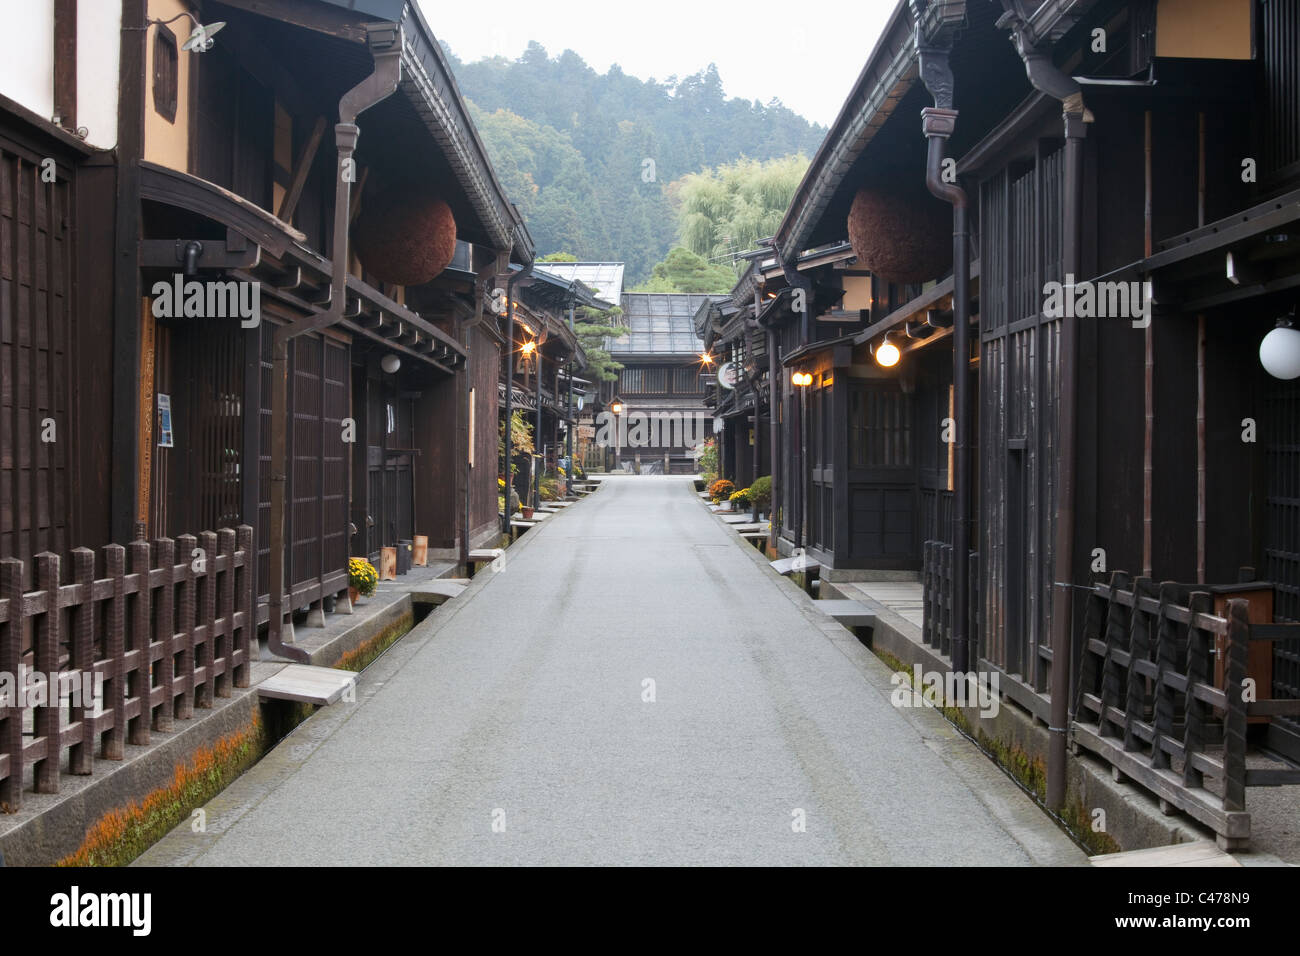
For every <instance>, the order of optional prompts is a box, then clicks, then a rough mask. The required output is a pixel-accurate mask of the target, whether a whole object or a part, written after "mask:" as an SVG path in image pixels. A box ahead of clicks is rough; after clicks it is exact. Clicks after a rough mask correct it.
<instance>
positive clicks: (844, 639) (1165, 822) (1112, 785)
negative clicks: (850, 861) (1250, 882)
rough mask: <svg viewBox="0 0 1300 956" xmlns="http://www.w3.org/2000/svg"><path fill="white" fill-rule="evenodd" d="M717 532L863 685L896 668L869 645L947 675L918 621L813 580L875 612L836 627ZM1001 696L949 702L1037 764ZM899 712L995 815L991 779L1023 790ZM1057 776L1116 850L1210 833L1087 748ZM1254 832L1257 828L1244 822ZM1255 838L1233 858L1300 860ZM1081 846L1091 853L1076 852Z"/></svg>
mask: <svg viewBox="0 0 1300 956" xmlns="http://www.w3.org/2000/svg"><path fill="white" fill-rule="evenodd" d="M697 500H700V501H701V503H702V504H704V505H705V506H706V507H707V502H704V501H703V499H699V498H697ZM722 530H724V531H725V532H726V535H727V538H728V539H729V540H731V541H732V543H733V544H734V545H735V546H736V547H737V548H740V549H741V550H742V551H743V552H744V553H745V554H747V555H748V557H749V559H750V560H751V561H753V562H754V563H755V564H758V565H761V566H762V567H763V568H764V569H765V570H766V572H767V573H768V574H771V575H773V576H774V577H776V578H777V581H778V583H779V585H781V586H782V587H783V588H784V589H785V592H786V594H787V596H788V597H789V598H790V600H791V601H793V602H794V603H796V604H798V605H800V606H801V607H802V608H805V609H806V616H807V617H808V618H809V621H810V624H811V626H812V627H813V628H814V629H816V630H818V631H820V632H821V633H822V635H823V636H824V637H826V639H827V640H829V641H831V642H832V643H833V644H835V645H836V646H837V647H838V648H839V649H840V650H841V651H842V652H843V653H844V654H845V656H847V657H848V658H849V659H850V660H851V661H853V663H854V664H855V665H857V667H858V669H859V670H860V671H861V672H862V673H863V675H864V676H865V677H867V679H868V682H869V683H871V684H872V685H873V686H875V687H877V688H878V689H879V690H880V691H881V692H882V693H884V694H890V693H891V692H892V691H894V690H895V688H896V687H897V686H898V685H896V684H893V683H891V682H890V680H889V678H890V677H891V676H892V675H893V674H894V673H895V672H894V670H893V669H892V668H891V667H890V665H889V664H888V663H886V661H885V660H884V659H883V658H882V657H881V656H880V655H879V654H878V653H876V652H883V653H884V654H887V655H889V656H890V657H893V658H895V659H897V660H898V661H901V662H902V664H903V666H904V667H906V668H907V669H908V672H909V674H910V673H911V669H912V667H913V666H914V665H916V664H920V665H921V670H922V671H923V672H925V671H937V672H939V673H944V674H946V673H947V672H948V670H949V669H950V663H949V661H948V660H947V659H946V658H944V657H941V656H940V655H938V654H937V653H935V651H934V650H933V649H932V648H930V647H928V646H927V645H926V644H924V643H923V642H922V640H921V630H920V628H918V627H917V626H916V625H915V624H912V623H911V622H910V621H907V620H906V619H904V618H903V617H902V616H900V615H899V614H898V613H897V612H895V611H893V610H891V609H890V608H888V607H886V606H885V605H883V604H881V603H879V602H876V601H872V600H870V599H868V598H865V597H863V596H861V595H860V594H848V593H844V592H842V591H840V590H838V589H837V588H836V587H835V584H834V582H831V581H822V582H821V585H820V593H819V597H820V598H821V599H823V600H825V599H831V600H835V599H842V600H853V601H855V602H857V603H859V604H862V605H864V606H866V607H867V608H868V609H869V610H870V611H872V612H873V613H874V614H875V617H876V624H875V626H874V627H871V628H866V627H862V628H849V627H847V626H845V625H843V624H840V623H839V622H837V621H835V620H834V619H832V618H831V617H828V616H827V615H826V614H825V613H823V612H822V611H821V610H819V609H818V608H817V606H816V604H815V603H814V600H813V598H812V597H811V596H810V595H808V594H807V593H806V592H805V591H804V590H803V589H802V588H801V587H800V586H799V585H798V584H797V583H796V582H794V581H792V580H790V579H789V578H787V577H783V576H781V575H779V574H777V573H776V572H775V571H774V570H772V568H771V565H770V563H769V560H768V557H767V555H766V553H765V552H760V551H758V550H757V549H755V548H754V547H752V546H751V545H750V544H749V543H748V542H746V541H745V540H744V539H742V538H741V537H740V536H739V535H737V534H733V533H731V531H730V528H729V527H728V526H726V525H722ZM859 633H860V635H861V636H859ZM1000 703H1001V706H999V707H998V710H997V714H996V715H994V716H991V717H982V716H981V715H980V711H979V709H978V708H977V707H963V708H957V709H958V710H960V711H961V712H962V715H963V716H964V717H965V719H966V721H967V723H968V724H969V726H970V727H971V728H972V729H974V730H977V731H982V732H983V733H984V734H985V735H987V737H989V738H991V739H992V740H994V741H997V742H999V743H1000V744H1001V745H1003V746H1007V747H1012V748H1018V749H1019V750H1021V751H1023V752H1024V753H1025V754H1027V755H1028V756H1029V757H1030V759H1034V760H1041V761H1044V762H1045V761H1046V760H1047V748H1048V733H1047V727H1046V726H1045V725H1043V724H1041V723H1039V722H1036V721H1034V719H1033V718H1032V717H1031V716H1030V715H1029V714H1028V713H1026V712H1025V711H1023V710H1021V709H1020V708H1019V707H1017V706H1016V705H1015V704H1014V703H1013V702H1012V701H1011V700H1010V699H1009V698H1007V697H1006V696H1005V695H1003V697H1002V700H1001V702H1000ZM899 710H900V713H902V714H903V715H904V716H905V717H907V718H908V719H909V720H911V721H912V722H913V723H914V724H915V725H916V726H917V729H918V730H919V731H920V732H921V733H922V734H923V735H924V736H925V737H926V738H927V743H929V744H930V745H931V746H932V748H933V749H935V750H937V751H939V752H941V753H942V755H943V757H944V760H945V761H946V762H947V763H948V764H949V765H950V766H952V768H953V772H954V773H958V774H961V775H962V776H963V777H964V778H965V779H966V780H967V781H968V782H969V783H970V784H971V789H972V792H974V793H975V794H976V796H977V797H978V798H979V799H980V800H981V802H983V803H985V805H986V806H989V807H990V809H994V811H995V813H998V814H999V815H1001V812H1006V811H1007V810H1008V809H1009V808H1008V807H1007V806H1006V805H1005V804H1004V803H1003V801H1002V800H1001V798H1000V797H997V796H995V791H996V790H997V789H998V788H999V787H1000V786H1002V785H1004V784H1007V783H1011V784H1012V785H1014V786H1016V787H1017V788H1019V789H1020V790H1021V791H1026V788H1025V787H1024V785H1023V784H1022V783H1021V782H1020V781H1018V780H1016V779H1015V777H1014V775H1013V773H1012V770H1011V768H1008V767H1003V766H1002V765H1001V764H1000V763H999V762H998V760H997V758H996V756H995V755H993V754H990V753H988V752H987V751H986V750H984V749H983V748H982V747H981V746H980V745H979V744H978V743H977V742H976V741H974V740H972V739H971V738H970V737H969V736H968V735H967V734H966V733H965V732H963V731H962V730H961V729H959V728H958V727H956V726H955V725H954V724H953V723H951V722H950V721H949V720H948V719H947V718H946V717H945V716H944V715H943V713H942V711H940V710H939V709H937V708H931V707H923V708H919V709H915V710H913V709H910V708H909V709H902V708H900V709H899ZM991 783H996V784H997V786H990V784H991ZM1066 783H1067V790H1066V793H1067V804H1068V803H1073V802H1074V801H1075V800H1076V799H1077V800H1078V801H1079V802H1081V804H1082V806H1083V807H1084V808H1086V810H1087V811H1088V812H1089V814H1090V815H1091V811H1093V810H1096V809H1101V810H1104V811H1105V822H1106V827H1105V833H1106V835H1107V836H1109V837H1110V838H1111V840H1113V841H1114V842H1115V843H1117V844H1118V845H1119V847H1120V848H1121V849H1122V850H1125V851H1127V850H1138V849H1147V848H1150V847H1162V846H1170V845H1173V844H1179V843H1192V842H1204V841H1209V842H1210V843H1211V844H1213V842H1214V833H1213V832H1212V831H1211V830H1210V829H1209V828H1207V827H1204V826H1202V825H1201V824H1199V823H1198V822H1196V821H1195V820H1192V819H1190V818H1189V817H1187V816H1185V815H1182V814H1178V813H1176V812H1175V814H1174V815H1169V816H1166V815H1165V814H1164V813H1162V812H1161V810H1160V807H1159V804H1158V802H1157V800H1156V798H1155V797H1154V796H1152V795H1151V794H1149V793H1147V792H1146V791H1145V790H1143V789H1142V788H1140V787H1136V786H1133V785H1131V784H1127V783H1122V782H1117V781H1115V780H1114V779H1112V776H1111V773H1110V769H1109V767H1108V766H1107V765H1105V764H1104V763H1103V762H1101V761H1100V760H1097V759H1095V758H1093V757H1092V756H1090V755H1088V754H1085V753H1079V754H1074V753H1072V754H1070V756H1069V758H1068V770H1067V781H1066ZM986 791H988V792H986ZM1026 792H1027V791H1026ZM1031 799H1033V804H1032V806H1033V808H1034V813H1035V815H1036V816H1037V818H1038V820H1039V821H1040V822H1041V821H1042V820H1044V819H1046V820H1050V821H1051V822H1052V823H1053V824H1054V825H1055V826H1058V827H1060V828H1061V829H1063V830H1065V831H1066V832H1067V833H1069V828H1068V827H1067V826H1065V824H1064V822H1063V821H1061V820H1060V819H1058V818H1057V817H1056V816H1055V815H1054V814H1052V813H1050V812H1049V811H1048V810H1047V809H1046V808H1045V807H1044V806H1043V805H1042V804H1041V802H1039V801H1038V800H1037V799H1034V798H1032V797H1031ZM990 800H994V801H996V803H997V804H998V806H999V808H1000V810H999V809H995V808H994V804H993V803H990ZM1004 822H1005V821H1004ZM1018 822H1019V823H1020V824H1021V825H1027V824H1029V823H1030V822H1031V821H1027V820H1023V819H1020V820H1019V821H1018ZM1253 822H1254V821H1252V823H1253ZM1008 829H1009V831H1010V832H1012V833H1013V835H1014V836H1015V837H1016V838H1017V839H1021V832H1020V831H1019V830H1015V829H1012V827H1011V826H1008ZM1253 829H1255V830H1259V829H1260V828H1258V827H1253ZM1030 832H1032V827H1030ZM1070 836H1071V839H1073V840H1074V841H1075V842H1076V843H1077V842H1079V841H1078V837H1077V835H1076V834H1073V833H1071V834H1070ZM1263 836H1264V834H1262V833H1258V832H1257V833H1256V835H1255V837H1254V838H1253V839H1252V846H1251V850H1250V851H1248V852H1240V853H1239V852H1234V853H1233V854H1232V855H1233V856H1234V857H1235V858H1236V859H1237V861H1238V862H1239V863H1241V864H1242V865H1244V866H1279V865H1281V866H1287V865H1293V864H1294V863H1296V862H1300V861H1293V860H1284V859H1282V858H1280V857H1279V856H1277V855H1276V854H1275V853H1273V852H1269V851H1270V850H1273V849H1275V847H1273V846H1271V845H1270V846H1266V845H1265V842H1264V840H1263V839H1262V838H1263ZM1026 849H1027V851H1029V852H1030V855H1031V856H1034V854H1033V852H1032V851H1030V848H1029V847H1026ZM1276 849H1277V850H1278V851H1279V852H1283V853H1284V854H1285V855H1286V856H1287V857H1290V856H1291V853H1290V852H1288V851H1289V849H1290V848H1289V847H1281V846H1279V847H1276ZM1084 852H1091V851H1088V850H1084ZM1035 860H1036V862H1041V863H1047V864H1051V863H1053V862H1061V863H1068V862H1074V863H1077V862H1079V861H1078V860H1074V861H1065V860H1063V861H1052V860H1040V859H1038V858H1037V857H1035Z"/></svg>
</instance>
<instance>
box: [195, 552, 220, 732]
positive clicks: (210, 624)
mask: <svg viewBox="0 0 1300 956" xmlns="http://www.w3.org/2000/svg"><path fill="white" fill-rule="evenodd" d="M199 547H200V548H202V549H203V554H204V564H205V570H204V572H203V574H202V575H201V576H200V579H199V584H200V585H201V590H200V592H199V595H200V602H199V623H200V624H202V625H203V631H204V634H203V643H202V645H200V646H199V647H197V648H196V649H195V655H194V666H195V667H196V668H197V667H203V668H205V671H206V672H205V674H204V678H203V682H202V684H200V685H199V687H198V696H197V702H198V705H199V706H200V707H211V706H212V685H213V682H214V675H213V664H214V661H215V660H216V653H215V652H216V629H217V570H216V566H217V535H216V532H214V531H204V532H203V533H202V534H200V535H199Z"/></svg>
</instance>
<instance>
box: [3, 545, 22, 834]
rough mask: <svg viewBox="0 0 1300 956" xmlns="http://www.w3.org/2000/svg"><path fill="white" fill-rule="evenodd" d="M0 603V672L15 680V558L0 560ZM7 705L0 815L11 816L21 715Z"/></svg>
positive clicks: (18, 572)
mask: <svg viewBox="0 0 1300 956" xmlns="http://www.w3.org/2000/svg"><path fill="white" fill-rule="evenodd" d="M0 601H6V602H8V605H9V620H7V621H4V622H3V623H0V671H2V672H4V673H6V674H12V675H13V676H14V679H15V680H17V678H18V674H19V664H20V663H21V661H22V649H23V644H24V640H23V638H24V631H25V630H26V626H27V616H26V615H25V614H24V613H23V612H22V606H23V563H22V562H21V561H19V560H18V559H17V558H4V559H0ZM16 691H17V688H16V687H15V692H16ZM7 704H8V706H5V707H0V757H8V758H9V771H8V774H7V775H6V776H4V777H0V812H3V811H7V812H9V813H14V812H16V811H17V810H18V809H19V808H20V807H21V805H22V791H23V712H22V710H21V709H19V707H18V701H17V700H16V699H15V700H11V701H8V702H7Z"/></svg>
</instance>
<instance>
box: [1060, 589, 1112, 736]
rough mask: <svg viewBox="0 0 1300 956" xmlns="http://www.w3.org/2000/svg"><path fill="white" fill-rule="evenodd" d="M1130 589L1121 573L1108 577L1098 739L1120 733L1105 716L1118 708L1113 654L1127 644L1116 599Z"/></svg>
mask: <svg viewBox="0 0 1300 956" xmlns="http://www.w3.org/2000/svg"><path fill="white" fill-rule="evenodd" d="M1130 586H1131V579H1130V577H1129V576H1128V574H1126V573H1125V572H1123V571H1115V572H1113V573H1112V574H1111V576H1110V602H1109V605H1108V606H1107V608H1106V633H1105V639H1106V657H1105V659H1103V660H1102V662H1101V713H1100V714H1099V715H1098V717H1097V732H1098V734H1100V735H1101V736H1102V737H1106V736H1118V734H1119V730H1120V728H1119V727H1117V726H1116V725H1115V723H1114V721H1112V720H1111V719H1110V717H1109V715H1108V713H1107V712H1108V711H1109V710H1110V708H1111V707H1117V706H1119V703H1120V690H1121V688H1122V687H1123V686H1124V682H1123V680H1122V679H1121V676H1120V668H1119V664H1118V662H1117V661H1116V659H1115V655H1116V652H1118V651H1123V650H1124V649H1125V645H1126V644H1127V635H1128V621H1127V619H1126V618H1125V608H1124V605H1123V604H1121V603H1120V600H1119V597H1120V592H1121V591H1127V590H1129V589H1130ZM1054 663H1059V662H1054Z"/></svg>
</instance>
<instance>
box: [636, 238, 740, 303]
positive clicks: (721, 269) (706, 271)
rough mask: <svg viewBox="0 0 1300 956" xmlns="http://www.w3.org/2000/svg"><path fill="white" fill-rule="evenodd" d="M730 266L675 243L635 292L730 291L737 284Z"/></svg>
mask: <svg viewBox="0 0 1300 956" xmlns="http://www.w3.org/2000/svg"><path fill="white" fill-rule="evenodd" d="M736 278H737V276H736V273H735V271H734V270H733V269H732V268H731V267H730V266H725V265H721V264H710V263H708V262H706V261H705V260H704V259H703V258H702V257H700V256H697V255H696V254H695V253H693V252H691V251H690V250H689V249H683V248H682V247H681V246H676V247H674V248H673V250H672V251H671V252H669V253H668V256H667V258H665V259H664V261H663V262H660V263H659V264H657V265H656V266H655V267H654V270H653V271H652V272H651V274H650V279H649V281H647V282H643V283H642V284H641V285H639V286H637V287H636V288H634V289H632V290H631V291H633V292H719V293H721V292H730V291H731V287H732V286H734V285H735V284H736Z"/></svg>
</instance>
